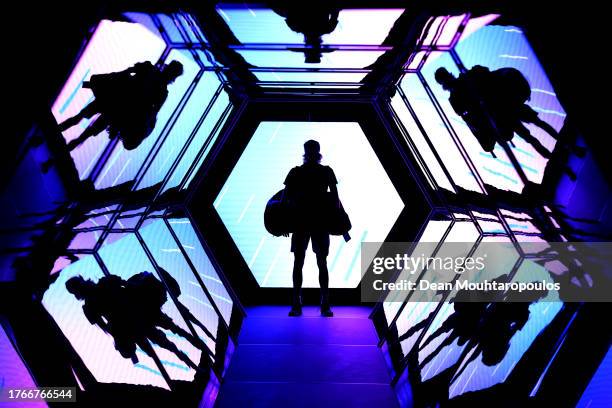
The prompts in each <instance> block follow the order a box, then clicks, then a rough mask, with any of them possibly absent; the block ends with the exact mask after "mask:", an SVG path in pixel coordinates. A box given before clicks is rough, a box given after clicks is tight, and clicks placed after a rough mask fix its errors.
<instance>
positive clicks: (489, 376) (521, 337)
mask: <svg viewBox="0 0 612 408" xmlns="http://www.w3.org/2000/svg"><path fill="white" fill-rule="evenodd" d="M547 276H548V272H547V271H546V269H544V268H543V267H541V266H539V265H537V264H535V263H533V262H524V263H523V264H522V265H521V267H520V268H519V270H518V271H517V274H516V276H515V277H514V278H513V280H514V281H516V282H520V281H523V282H524V281H532V280H540V279H546V277H547ZM500 304H502V303H497V304H494V306H493V307H496V306H497V305H500ZM512 306H517V307H519V306H524V307H528V308H529V316H528V320H527V322H525V324H524V326H523V327H522V328H520V329H519V330H518V331H517V332H516V333H514V334H513V335H512V337H511V338H510V339H508V340H509V348H508V350H507V351H506V353H505V354H504V355H503V357H502V358H501V359H500V361H499V362H497V363H495V364H491V365H486V364H485V363H484V362H483V360H482V358H483V354H482V351H481V350H479V351H474V352H478V353H479V354H478V355H477V356H476V358H475V359H473V360H471V361H468V360H467V358H466V359H465V360H464V361H462V363H461V364H460V365H459V368H458V373H459V374H456V375H455V377H454V378H453V379H452V381H451V384H450V387H449V398H451V399H452V398H454V397H456V396H458V395H461V394H464V393H466V392H469V391H478V390H482V389H486V388H489V387H492V386H494V385H496V384H499V383H503V382H505V381H506V379H507V378H508V376H509V375H510V374H511V373H512V370H514V367H515V366H516V364H517V363H518V362H519V361H520V359H521V358H522V357H523V354H525V352H526V351H527V350H528V349H529V347H530V346H531V344H532V343H533V341H534V340H535V339H536V337H537V336H538V335H539V334H540V333H541V332H542V330H544V329H545V328H546V326H548V325H549V324H550V322H552V320H553V319H554V318H555V316H556V315H557V314H558V313H559V311H561V309H562V308H563V303H562V302H560V301H559V294H558V293H557V292H555V291H550V292H549V293H548V294H547V295H546V297H544V298H543V299H541V300H539V301H537V302H534V303H531V304H527V303H514V304H513V305H512ZM496 318H499V316H495V315H492V316H490V318H489V320H490V321H495V319H496Z"/></svg>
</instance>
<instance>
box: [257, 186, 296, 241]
mask: <svg viewBox="0 0 612 408" xmlns="http://www.w3.org/2000/svg"><path fill="white" fill-rule="evenodd" d="M284 194H285V190H280V191H278V192H277V193H276V194H274V195H273V196H272V198H270V200H268V204H266V209H265V211H264V225H265V227H266V230H267V231H268V232H269V233H270V234H272V235H274V236H275V237H279V236H281V235H283V234H289V233H291V232H293V230H294V227H293V224H294V223H293V222H292V220H293V219H294V218H293V214H294V213H295V212H294V211H292V206H291V205H290V204H289V203H288V202H286V201H283V195H284Z"/></svg>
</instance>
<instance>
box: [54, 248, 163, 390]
mask: <svg viewBox="0 0 612 408" xmlns="http://www.w3.org/2000/svg"><path fill="white" fill-rule="evenodd" d="M73 276H82V277H83V278H85V279H90V280H92V281H93V282H97V281H98V280H99V279H100V278H101V277H103V276H104V273H103V272H102V270H101V269H100V266H99V265H98V263H97V262H96V260H95V259H94V257H93V256H91V255H88V256H86V257H83V258H81V259H80V260H79V261H77V262H75V263H73V264H72V265H70V266H68V267H66V268H64V270H63V271H62V272H61V273H60V274H59V277H58V278H57V280H56V281H55V282H54V283H53V284H52V285H51V286H50V287H49V289H47V291H46V292H45V294H44V297H43V302H42V303H43V305H44V307H45V309H47V311H48V312H49V314H50V315H51V316H53V319H54V320H55V322H56V323H57V325H58V326H59V328H60V329H61V330H62V332H63V333H64V335H65V336H66V338H67V339H68V341H70V343H71V344H72V347H74V349H75V350H76V352H77V353H78V354H79V356H80V357H81V359H82V360H83V363H84V364H85V365H86V366H87V368H88V369H89V370H90V371H91V373H92V374H93V376H94V377H95V379H96V380H97V381H99V382H101V383H124V384H137V385H153V386H156V387H160V388H165V389H169V387H168V384H167V383H166V382H165V381H164V379H163V377H162V375H161V373H160V372H159V371H158V368H157V366H156V365H155V362H154V361H153V360H152V359H151V358H150V357H148V356H147V355H145V354H144V353H141V352H140V353H139V354H138V358H139V360H140V361H139V363H138V364H133V363H132V361H131V360H129V359H125V358H123V357H122V356H121V355H120V354H119V352H118V351H117V350H116V349H115V346H114V341H113V337H112V336H111V335H109V334H107V333H105V332H104V331H102V329H100V328H99V327H98V326H96V325H92V324H91V323H90V322H89V320H87V318H86V317H85V314H84V313H83V302H82V301H79V300H78V299H76V298H75V297H74V296H73V295H72V294H71V293H69V292H68V291H67V290H66V281H67V280H68V279H70V278H72V277H73Z"/></svg>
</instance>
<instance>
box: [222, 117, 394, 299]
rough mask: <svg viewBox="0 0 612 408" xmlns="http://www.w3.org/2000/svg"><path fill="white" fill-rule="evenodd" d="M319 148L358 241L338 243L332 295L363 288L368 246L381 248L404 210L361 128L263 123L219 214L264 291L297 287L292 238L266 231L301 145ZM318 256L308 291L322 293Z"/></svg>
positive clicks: (332, 259)
mask: <svg viewBox="0 0 612 408" xmlns="http://www.w3.org/2000/svg"><path fill="white" fill-rule="evenodd" d="M308 139H315V140H317V141H318V142H319V143H320V144H321V153H322V154H323V162H322V163H323V164H327V165H330V166H331V167H332V168H333V170H334V172H335V174H336V177H337V179H338V182H339V184H338V191H339V194H340V198H341V200H342V202H343V205H344V207H345V208H346V211H347V212H348V214H349V216H350V217H351V222H352V224H353V229H352V230H351V235H352V237H353V239H352V240H351V241H349V242H344V240H343V239H342V238H341V237H332V239H331V247H330V253H329V257H328V267H329V272H330V287H337V288H353V287H355V286H357V284H358V283H359V281H360V249H361V248H360V246H361V242H362V241H370V242H382V241H384V240H385V238H386V236H387V234H388V232H389V230H390V229H391V227H392V226H393V224H394V223H395V221H396V219H397V217H398V216H399V214H400V212H401V210H402V208H403V207H404V204H403V202H402V200H401V198H400V197H399V195H398V193H397V191H396V190H395V187H394V186H393V184H392V183H391V181H390V180H389V177H388V176H387V174H386V173H385V170H384V169H383V167H382V165H381V164H380V162H379V160H378V158H377V157H376V154H375V153H374V151H373V150H372V147H371V146H370V144H369V143H368V141H367V139H366V137H365V135H364V134H363V131H362V130H361V128H360V127H359V124H357V123H355V122H262V123H261V124H260V125H259V127H258V128H257V130H256V131H255V134H254V135H253V137H252V138H251V140H250V142H249V144H248V145H247V147H246V149H245V150H244V152H243V153H242V156H241V157H240V159H239V160H238V163H237V164H236V166H235V167H234V169H233V170H232V173H231V174H230V176H229V178H228V179H227V181H226V182H225V184H224V186H223V188H222V189H221V191H220V193H219V195H218V196H217V198H216V200H215V203H214V206H215V208H216V210H217V212H218V213H219V215H220V216H221V219H222V220H223V223H224V224H225V226H226V227H227V229H228V230H229V232H230V234H231V236H232V238H233V239H234V241H235V242H236V245H237V246H238V249H239V250H240V253H241V254H242V256H243V258H244V260H245V261H246V263H247V264H248V266H249V267H250V269H251V272H252V273H253V275H254V276H255V278H256V279H257V281H258V283H259V284H260V285H261V286H264V287H291V286H292V282H291V270H292V265H293V256H292V254H291V253H290V240H289V238H282V237H279V238H277V237H273V236H272V235H270V234H269V233H268V232H267V231H266V230H265V228H264V224H263V214H264V209H265V206H266V203H267V201H268V199H269V198H270V197H271V196H272V195H273V194H274V193H276V192H277V191H278V190H280V189H281V188H283V186H284V184H283V182H284V181H285V177H286V175H287V173H288V172H289V170H290V169H291V168H293V167H295V166H297V165H300V164H301V162H302V154H303V150H304V149H303V144H304V142H305V141H306V140H308ZM317 276H318V272H317V267H316V262H315V257H314V254H313V253H312V252H311V251H310V250H309V251H308V252H307V255H306V263H305V266H304V286H305V287H318V278H317Z"/></svg>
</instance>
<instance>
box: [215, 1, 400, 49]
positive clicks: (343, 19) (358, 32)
mask: <svg viewBox="0 0 612 408" xmlns="http://www.w3.org/2000/svg"><path fill="white" fill-rule="evenodd" d="M217 11H218V12H219V14H220V15H221V16H222V17H223V18H224V19H225V21H226V23H227V24H228V26H229V27H230V28H231V30H232V32H233V33H234V35H235V36H236V38H238V40H239V41H240V42H241V43H243V44H247V43H256V44H257V43H259V44H278V43H283V44H294V45H296V44H302V43H303V42H304V35H303V34H302V33H296V32H295V31H292V30H291V29H290V28H289V27H288V26H287V24H286V23H285V18H284V17H282V16H280V15H279V14H276V13H275V12H274V11H272V10H270V9H262V8H249V7H247V6H244V7H240V8H237V7H236V6H235V5H221V6H219V7H218V8H217ZM403 11H404V10H403V9H345V10H340V13H339V14H338V25H337V26H336V29H335V30H334V31H332V32H331V33H330V34H325V35H323V36H322V40H323V44H334V45H338V44H363V45H378V44H381V43H382V42H383V41H384V40H385V38H386V37H387V35H388V34H389V31H390V30H391V27H393V24H394V23H395V21H396V20H397V19H398V17H399V16H400V15H401V14H402V12H403ZM364 27H368V29H367V30H364V29H363V28H364Z"/></svg>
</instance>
